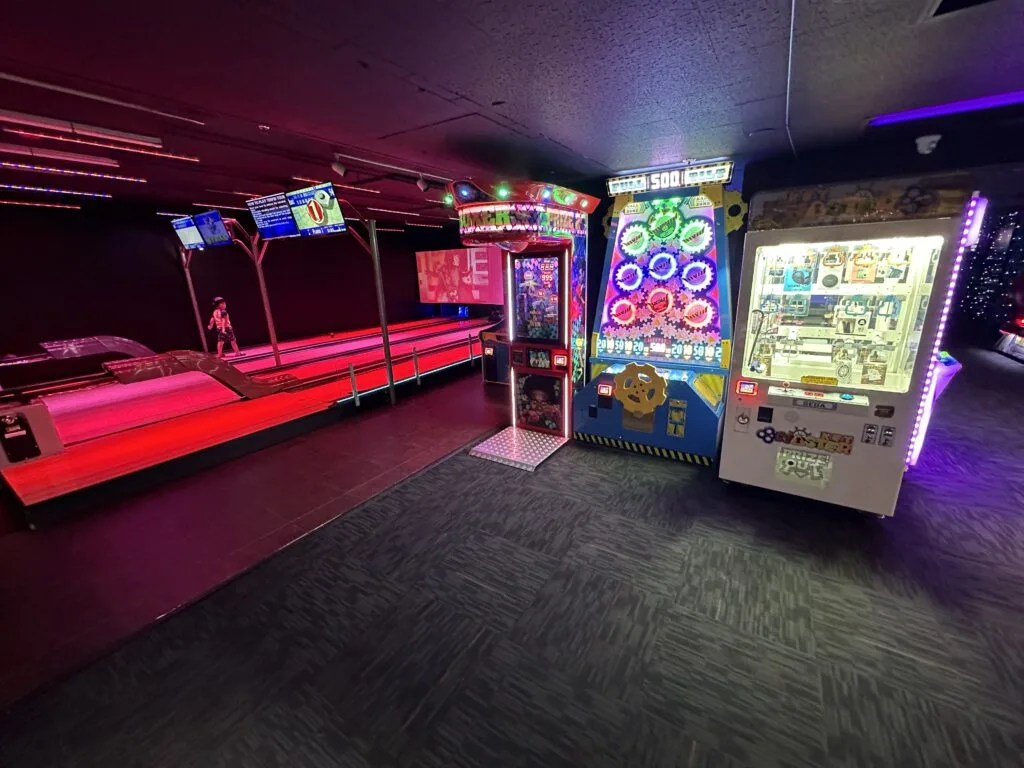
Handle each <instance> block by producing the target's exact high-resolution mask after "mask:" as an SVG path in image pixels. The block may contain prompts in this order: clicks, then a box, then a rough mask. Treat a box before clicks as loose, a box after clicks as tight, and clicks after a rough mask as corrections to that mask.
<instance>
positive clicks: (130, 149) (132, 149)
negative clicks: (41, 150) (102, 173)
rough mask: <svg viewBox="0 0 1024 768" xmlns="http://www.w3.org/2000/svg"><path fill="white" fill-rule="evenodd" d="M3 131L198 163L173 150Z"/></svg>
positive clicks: (21, 131)
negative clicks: (158, 149) (164, 150)
mask: <svg viewBox="0 0 1024 768" xmlns="http://www.w3.org/2000/svg"><path fill="white" fill-rule="evenodd" d="M4 132H5V133H14V134H17V135H18V136H26V137H29V138H33V139H45V140H46V141H61V142H64V143H67V144H81V145H82V146H85V147H98V148H99V149H112V150H114V151H115V152H131V153H132V154H135V155H148V156H150V157H162V158H164V159H166V160H184V161H186V162H189V163H198V162H199V158H198V157H195V156H193V155H176V154H174V153H173V152H157V151H156V150H153V149H143V148H142V147H124V146H120V145H118V144H108V143H106V142H102V141H87V140H85V139H78V138H72V137H70V136H55V135H52V134H46V133H36V132H35V131H23V130H21V129H20V128H4Z"/></svg>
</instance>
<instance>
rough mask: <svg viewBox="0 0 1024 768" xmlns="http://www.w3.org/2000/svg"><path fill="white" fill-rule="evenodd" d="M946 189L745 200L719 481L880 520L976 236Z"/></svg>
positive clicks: (953, 186)
mask: <svg viewBox="0 0 1024 768" xmlns="http://www.w3.org/2000/svg"><path fill="white" fill-rule="evenodd" d="M959 183H962V180H961V179H959V178H956V177H953V178H949V177H947V178H931V179H929V178H925V179H913V180H907V179H902V180H889V181H875V182H870V183H864V184H847V185H839V186H833V187H818V188H807V189H796V190H785V191H782V192H770V193H764V194H762V195H758V196H756V197H755V198H754V200H753V201H752V203H751V210H750V224H751V227H750V228H751V231H750V232H748V234H747V235H746V238H745V242H744V248H743V274H742V276H741V282H740V294H739V302H738V307H737V323H736V332H735V337H734V338H735V343H736V349H735V354H734V355H733V360H732V365H731V377H730V380H731V381H730V387H729V390H728V393H727V403H726V414H725V430H724V434H723V438H722V457H721V463H720V471H719V475H720V477H721V478H722V479H724V480H730V481H736V482H741V483H746V484H749V485H756V486H760V487H763V488H768V489H771V490H775V491H782V492H784V493H789V494H793V495H795V496H803V497H806V498H812V499H818V500H821V501H826V502H830V503H833V504H838V505H842V506H846V507H852V508H854V509H857V510H862V511H865V512H870V513H873V514H875V515H879V516H891V515H892V514H893V512H894V510H895V507H896V499H897V497H898V495H899V491H900V486H901V484H902V482H903V474H904V471H905V470H906V469H907V467H908V466H910V465H913V464H914V463H915V462H916V460H917V457H918V454H919V453H920V451H921V446H922V444H923V442H924V438H925V433H926V431H927V429H928V422H929V420H930V418H931V411H932V407H933V405H934V401H935V398H936V397H937V396H938V394H939V392H940V391H941V388H942V387H944V386H945V384H946V383H948V378H949V375H950V372H949V371H950V364H949V359H948V356H944V355H943V353H942V352H941V345H942V338H943V334H944V331H945V328H946V321H947V319H948V315H949V309H950V303H951V300H952V296H953V291H954V288H955V285H956V279H957V275H958V273H959V271H960V262H961V259H962V257H963V253H964V248H965V247H967V245H968V243H969V240H970V239H971V237H972V236H976V234H977V229H978V226H979V225H980V219H981V213H980V210H979V202H980V198H978V197H977V196H976V195H973V194H971V193H970V192H968V191H966V190H965V189H964V188H963V187H961V186H959ZM954 372H955V371H954Z"/></svg>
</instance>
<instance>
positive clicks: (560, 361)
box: [555, 354, 569, 368]
mask: <svg viewBox="0 0 1024 768" xmlns="http://www.w3.org/2000/svg"><path fill="white" fill-rule="evenodd" d="M568 364H569V358H568V356H566V355H561V354H556V355H555V367H557V368H565V366H567V365H568Z"/></svg>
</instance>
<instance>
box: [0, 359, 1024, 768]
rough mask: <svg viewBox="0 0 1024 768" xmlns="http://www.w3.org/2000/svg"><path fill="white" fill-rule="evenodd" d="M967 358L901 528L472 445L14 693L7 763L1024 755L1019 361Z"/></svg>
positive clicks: (625, 458) (767, 762) (588, 453)
mask: <svg viewBox="0 0 1024 768" xmlns="http://www.w3.org/2000/svg"><path fill="white" fill-rule="evenodd" d="M962 360H963V362H964V370H963V372H962V374H961V375H960V377H959V378H958V379H957V380H955V381H954V382H953V383H952V385H951V386H950V388H949V390H948V391H947V393H946V394H945V395H944V398H943V400H942V401H941V403H940V406H939V408H938V411H937V415H936V418H935V421H934V424H933V432H932V434H931V435H930V441H929V444H928V445H927V446H926V447H925V452H924V455H923V457H922V461H921V465H920V466H919V468H918V469H917V470H916V471H914V472H913V473H911V474H909V475H908V477H907V481H906V483H905V485H904V490H903V495H902V497H901V499H900V503H899V507H898V509H897V513H896V516H895V518H893V519H891V520H888V521H880V520H876V519H874V518H868V517H865V516H860V515H858V514H856V513H852V512H849V511H845V510H840V509H835V508H829V507H825V506H823V505H819V504H815V503H810V502H807V501H804V500H801V499H797V498H793V497H785V496H781V495H775V494H769V493H764V492H760V491H757V490H755V489H750V488H744V487H741V486H736V485H731V486H726V485H724V484H722V483H720V482H719V481H718V480H717V479H716V477H715V473H714V471H713V470H711V471H709V470H708V469H705V468H697V467H689V466H686V465H678V464H675V463H671V462H666V461H663V460H657V459H653V458H648V457H642V456H637V455H633V454H621V453H616V452H610V451H605V450H601V449H594V448H588V447H584V446H580V445H568V446H566V447H565V448H563V449H562V450H560V451H559V452H558V453H557V454H556V455H555V456H554V457H552V458H551V459H550V460H549V461H547V462H546V463H545V464H543V465H542V466H541V467H540V468H539V469H538V471H537V472H535V473H532V474H531V473H525V472H522V471H519V470H516V469H512V468H509V467H505V466H502V465H499V464H494V463H491V462H486V461H482V460H478V459H474V458H471V457H469V456H468V455H466V453H465V452H462V453H460V454H457V455H455V456H453V457H451V458H449V459H447V460H444V461H442V462H440V463H439V464H436V465H434V466H433V467H431V468H429V469H427V470H425V471H424V472H422V473H420V474H419V475H417V476H414V477H412V478H410V479H409V480H406V481H404V482H402V483H400V484H399V485H397V486H395V487H393V488H391V489H390V490H388V491H386V492H385V493H383V494H382V495H380V496H378V497H376V498H375V499H372V500H370V501H368V502H367V503H365V504H363V505H362V506H360V507H358V508H357V509H355V510H354V511H352V512H350V513H348V514H346V515H345V516H344V517H342V518H341V519H339V520H337V521H335V522H333V523H330V524H328V525H326V526H324V527H323V528H321V529H320V530H318V531H316V532H315V533H313V534H311V535H309V536H307V537H306V538H304V539H302V540H300V541H299V542H297V543H296V544H294V545H292V546H291V547H290V548H289V549H287V550H285V551H284V552H282V553H280V554H278V555H276V556H275V557H273V558H271V559H270V560H268V561H267V562H265V563H264V564H262V565H260V566H259V567H257V568H255V569H254V570H252V571H250V572H249V573H247V574H245V575H243V576H242V577H240V578H238V579H236V580H235V581H233V582H231V583H230V584H228V585H226V586H225V587H223V588H222V589H220V590H218V591H217V592H215V593H214V594H212V595H210V596H209V597H207V598H205V599H204V600H202V601H200V602H199V603H197V604H196V605H194V606H192V607H190V608H188V609H186V610H184V611H182V612H180V613H179V614H177V615H174V616H172V617H170V618H169V619H167V620H165V621H163V622H162V623H160V624H158V625H156V626H154V627H152V628H151V629H149V630H148V631H146V632H144V633H143V634H142V635H140V636H138V637H136V638H135V639H133V640H132V641H131V642H129V643H128V644H127V645H125V646H124V647H123V648H121V649H120V650H119V651H117V652H115V653H114V654H112V655H110V656H108V657H106V658H104V659H102V660H101V661H99V662H97V663H95V664H92V665H91V666H89V667H87V668H85V669H84V670H82V671H80V672H79V673H77V674H76V675H74V676H72V677H70V678H68V679H66V680H65V681H63V682H61V683H59V684H56V685H54V686H51V687H50V688H48V689H46V690H44V691H42V692H40V693H38V694H36V695H34V696H32V697H30V698H28V699H26V700H23V701H22V702H21V703H19V704H18V705H17V706H15V707H14V709H13V710H11V711H10V712H8V713H6V714H5V715H4V716H3V718H2V719H0V765H3V766H4V768H22V767H23V766H32V768H50V767H56V766H60V767H61V768H70V767H72V766H74V767H75V768H78V767H80V766H81V767H84V766H117V767H118V768H121V767H122V766H159V767H162V766H173V767H174V768H191V767H196V768H199V767H206V766H253V767H254V768H261V767H264V768H269V767H270V766H325V767H326V766H333V767H336V768H337V767H340V766H345V767H346V768H347V767H356V766H358V767H359V768H365V767H366V766H384V767H386V768H400V767H401V768H404V767H406V766H408V767H409V768H442V767H443V768H462V767H466V768H469V767H470V766H488V767H492V766H495V767H497V766H515V767H522V768H526V767H530V768H533V767H534V766H537V767H544V768H547V767H548V766H551V767H553V768H559V767H561V766H586V768H604V767H605V766H608V767H609V768H610V767H611V766H630V767H631V766H637V767H641V766H644V767H646V766H652V767H657V768H681V767H683V766H687V767H689V768H696V767H698V766H707V767H710V766H746V767H747V768H755V767H758V768H759V767H760V766H814V767H815V768H820V767H822V766H851V767H853V766H856V767H858V768H860V767H861V766H870V767H873V766H899V767H900V768H916V767H917V766H920V767H921V768H925V767H927V768H936V767H937V766H987V767H995V766H1020V765H1024V757H1022V756H1024V474H1022V473H1021V471H1020V468H1021V467H1022V466H1024V441H1022V440H1021V439H1020V436H1021V432H1022V431H1024V412H1022V411H1024V398H1022V397H1021V395H1022V393H1024V366H1020V365H1018V364H1016V363H1013V362H1011V361H1009V360H1006V359H1004V358H1001V357H999V356H996V355H993V354H989V353H984V352H969V353H964V354H963V355H962ZM865 482H870V478H865Z"/></svg>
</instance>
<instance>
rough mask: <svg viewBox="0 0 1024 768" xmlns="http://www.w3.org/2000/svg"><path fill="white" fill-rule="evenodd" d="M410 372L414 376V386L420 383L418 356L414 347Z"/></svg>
mask: <svg viewBox="0 0 1024 768" xmlns="http://www.w3.org/2000/svg"><path fill="white" fill-rule="evenodd" d="M412 370H413V372H414V373H415V374H416V386H419V383H420V356H419V355H418V354H416V347H413V348H412Z"/></svg>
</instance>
